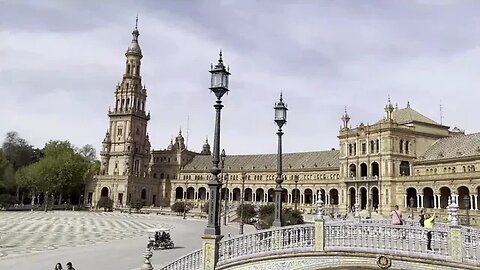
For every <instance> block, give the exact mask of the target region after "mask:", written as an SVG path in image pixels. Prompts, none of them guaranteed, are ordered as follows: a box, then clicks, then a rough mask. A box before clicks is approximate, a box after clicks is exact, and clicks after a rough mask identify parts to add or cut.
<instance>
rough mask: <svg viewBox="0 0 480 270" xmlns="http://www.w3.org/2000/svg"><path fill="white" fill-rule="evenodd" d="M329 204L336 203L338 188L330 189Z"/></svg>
mask: <svg viewBox="0 0 480 270" xmlns="http://www.w3.org/2000/svg"><path fill="white" fill-rule="evenodd" d="M329 195H330V204H334V205H338V190H337V189H335V188H332V189H330V192H329Z"/></svg>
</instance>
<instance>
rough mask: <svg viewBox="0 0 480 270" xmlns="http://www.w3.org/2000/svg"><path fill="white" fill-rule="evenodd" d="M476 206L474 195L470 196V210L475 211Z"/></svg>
mask: <svg viewBox="0 0 480 270" xmlns="http://www.w3.org/2000/svg"><path fill="white" fill-rule="evenodd" d="M475 204H476V201H475V200H474V199H473V195H472V194H470V210H473V209H474V206H475Z"/></svg>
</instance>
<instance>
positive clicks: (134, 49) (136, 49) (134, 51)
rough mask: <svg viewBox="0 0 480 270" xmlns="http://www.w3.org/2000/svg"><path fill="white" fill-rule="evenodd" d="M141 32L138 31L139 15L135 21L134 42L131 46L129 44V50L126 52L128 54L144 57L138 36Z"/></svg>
mask: <svg viewBox="0 0 480 270" xmlns="http://www.w3.org/2000/svg"><path fill="white" fill-rule="evenodd" d="M139 35H140V32H138V16H137V19H136V22H135V30H133V32H132V42H131V43H130V46H128V49H127V52H126V53H125V55H126V56H128V55H136V56H140V58H141V57H142V49H140V45H139V44H138V36H139Z"/></svg>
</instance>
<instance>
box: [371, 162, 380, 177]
mask: <svg viewBox="0 0 480 270" xmlns="http://www.w3.org/2000/svg"><path fill="white" fill-rule="evenodd" d="M379 175H380V168H379V166H378V163H377V162H376V161H374V162H372V176H379Z"/></svg>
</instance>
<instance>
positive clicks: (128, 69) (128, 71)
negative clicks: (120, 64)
mask: <svg viewBox="0 0 480 270" xmlns="http://www.w3.org/2000/svg"><path fill="white" fill-rule="evenodd" d="M127 74H130V64H127Z"/></svg>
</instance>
